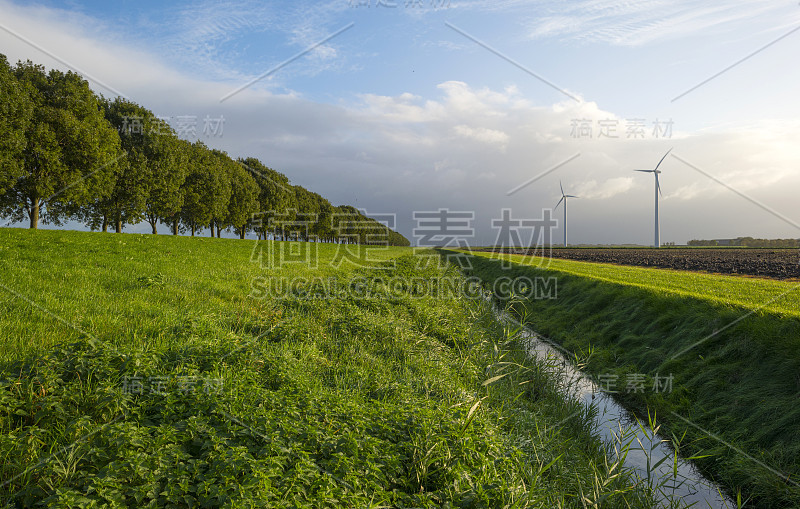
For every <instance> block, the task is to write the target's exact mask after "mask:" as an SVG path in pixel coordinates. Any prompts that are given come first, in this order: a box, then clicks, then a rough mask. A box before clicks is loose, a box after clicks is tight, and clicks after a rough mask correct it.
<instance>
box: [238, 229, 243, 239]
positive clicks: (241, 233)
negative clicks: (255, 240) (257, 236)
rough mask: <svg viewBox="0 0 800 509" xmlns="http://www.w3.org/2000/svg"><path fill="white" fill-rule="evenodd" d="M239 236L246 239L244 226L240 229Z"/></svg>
mask: <svg viewBox="0 0 800 509" xmlns="http://www.w3.org/2000/svg"><path fill="white" fill-rule="evenodd" d="M239 238H240V239H244V228H242V229H241V230H239Z"/></svg>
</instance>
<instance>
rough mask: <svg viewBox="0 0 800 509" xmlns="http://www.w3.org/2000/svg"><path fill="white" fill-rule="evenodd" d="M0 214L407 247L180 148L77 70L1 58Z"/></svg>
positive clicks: (285, 183)
mask: <svg viewBox="0 0 800 509" xmlns="http://www.w3.org/2000/svg"><path fill="white" fill-rule="evenodd" d="M0 214H1V215H2V216H3V217H6V218H8V219H10V220H11V221H23V220H26V219H27V220H28V221H29V224H30V227H31V228H37V227H38V225H39V223H40V222H43V223H46V224H50V223H52V224H56V225H62V224H63V223H64V222H65V221H68V220H77V221H80V222H82V223H84V224H85V225H87V226H88V227H89V228H91V229H92V230H101V231H108V229H109V228H113V229H114V230H115V231H116V232H118V233H119V232H122V230H123V228H124V227H125V225H131V224H137V223H140V222H142V221H147V222H148V223H150V225H151V228H152V232H153V233H154V234H155V233H157V227H158V224H159V223H163V224H166V225H169V227H170V229H171V230H172V233H173V234H175V235H178V234H179V233H182V232H190V233H191V235H195V234H196V233H198V232H200V231H203V230H205V229H208V230H210V232H211V235H212V236H213V235H215V234H216V236H218V237H219V236H220V235H221V232H222V231H233V232H235V233H236V234H238V235H239V237H240V238H244V237H245V234H246V233H247V232H248V231H254V232H256V233H257V234H258V235H259V238H267V236H269V235H271V236H272V237H273V238H278V239H287V238H293V239H298V240H310V239H312V238H314V239H318V240H320V241H327V242H357V243H381V244H385V243H389V244H390V245H409V242H408V239H406V238H405V237H403V236H402V235H400V234H399V233H397V232H395V231H393V230H391V229H390V228H389V227H387V226H386V225H384V224H383V223H380V222H378V221H376V220H374V219H370V218H368V217H366V216H364V215H363V214H362V213H360V212H359V211H358V210H357V209H355V208H354V207H350V206H346V205H344V206H333V205H331V203H330V202H329V201H328V200H326V199H325V198H323V197H322V196H320V195H319V194H317V193H314V192H312V191H309V190H307V189H305V188H303V187H301V186H296V185H292V184H291V183H290V182H289V179H288V178H287V177H286V176H285V175H283V174H282V173H280V172H277V171H275V170H273V169H271V168H269V167H267V166H266V165H264V164H263V163H262V162H261V161H259V160H258V159H255V158H246V159H241V158H240V159H237V160H234V159H232V158H231V157H229V156H228V155H227V154H226V153H225V152H222V151H219V150H215V149H211V148H209V147H207V146H206V145H205V144H203V143H202V142H200V141H196V142H194V143H190V142H188V141H186V140H183V139H180V138H178V136H177V135H176V133H175V131H174V130H173V129H172V128H170V127H169V125H167V124H166V123H164V122H163V121H162V120H160V119H159V118H158V117H156V115H154V114H153V113H152V112H151V111H150V110H148V109H146V108H144V107H142V106H140V105H138V104H135V103H133V102H130V101H128V100H125V99H122V98H116V99H113V100H110V99H106V98H103V97H102V96H98V95H96V94H95V93H94V92H93V91H92V90H91V89H90V87H89V84H88V82H86V80H84V79H83V78H82V77H81V76H80V75H78V74H76V73H73V72H67V73H63V72H60V71H58V70H50V71H49V72H46V71H45V69H44V67H43V66H40V65H36V64H33V63H32V62H30V61H28V62H19V63H18V64H17V65H16V66H13V67H12V66H10V65H9V64H8V61H7V59H6V58H5V56H3V55H0Z"/></svg>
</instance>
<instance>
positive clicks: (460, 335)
mask: <svg viewBox="0 0 800 509" xmlns="http://www.w3.org/2000/svg"><path fill="white" fill-rule="evenodd" d="M308 249H313V252H312V251H307V250H308ZM342 249H344V246H333V245H318V246H308V245H299V244H293V243H271V242H264V243H256V242H255V241H240V240H225V239H223V240H219V239H207V238H186V237H177V238H176V237H169V236H151V235H115V234H99V233H82V232H69V231H27V230H13V229H2V230H0V271H2V272H1V273H2V279H0V311H2V313H0V330H2V331H3V335H2V338H1V339H0V351H1V352H2V353H3V361H2V363H0V502H1V503H2V505H3V507H37V506H42V507H44V506H47V507H100V506H108V507H542V508H550V507H587V506H588V507H592V506H600V505H601V506H602V507H620V508H622V507H652V506H653V499H652V495H651V494H648V493H647V492H646V491H645V490H644V488H642V487H636V486H634V483H633V481H632V480H631V478H630V477H629V476H628V475H627V474H626V473H625V472H622V471H621V470H622V469H621V468H620V467H619V465H614V464H609V462H608V461H607V460H606V455H605V454H604V452H605V451H604V446H603V444H601V443H600V442H599V440H598V439H597V438H596V437H595V436H594V434H593V430H592V429H591V424H590V423H591V418H590V416H589V415H588V412H587V411H586V410H585V409H582V407H580V406H578V405H577V403H575V402H573V401H572V400H571V398H569V397H567V396H566V395H565V394H564V393H563V392H562V391H563V390H564V389H563V387H561V386H560V384H558V383H557V380H556V374H555V373H554V370H556V369H557V368H556V367H555V366H549V365H547V364H543V363H539V364H532V363H531V362H530V361H529V360H527V359H526V357H525V354H524V352H523V351H522V350H521V349H520V347H519V345H518V344H517V343H516V340H515V338H514V335H513V333H512V331H509V330H506V329H504V328H503V327H501V326H500V325H498V323H497V321H496V320H495V319H494V317H493V314H492V310H491V309H490V307H489V306H488V305H487V304H486V303H484V302H483V301H481V300H479V299H476V300H468V299H463V298H461V296H460V294H458V293H456V294H453V293H452V292H451V291H450V290H448V289H452V288H457V287H458V285H459V284H462V283H463V282H464V280H463V279H461V278H460V276H458V275H457V274H456V273H455V272H454V271H452V270H450V271H449V272H448V270H446V269H444V268H441V267H439V266H438V263H435V262H438V257H436V256H433V257H427V258H424V260H427V261H428V262H434V263H433V264H431V263H422V262H421V260H420V258H418V257H412V256H410V253H411V250H410V249H403V248H392V249H385V248H376V249H369V250H366V251H363V250H362V251H357V252H353V251H348V252H347V253H345V252H343V251H342ZM347 249H356V248H355V247H353V246H349V247H347ZM309 253H312V254H313V256H306V254H309ZM343 254H347V256H342V255H343ZM282 256H283V257H284V258H281V257H282ZM345 259H350V260H352V261H356V262H358V263H357V264H353V263H350V262H347V261H346V260H345ZM276 260H283V262H284V263H281V264H280V267H276V266H275V263H274V262H275V261H276ZM343 260H344V261H343ZM339 262H342V263H339ZM444 280H455V281H456V283H457V284H455V285H452V284H442V285H437V284H432V285H431V284H422V283H431V282H434V283H436V282H441V281H444ZM332 288H333V289H334V290H335V291H333V293H326V292H331V291H332V290H331V289H332ZM431 288H433V290H431ZM448 292H449V293H448Z"/></svg>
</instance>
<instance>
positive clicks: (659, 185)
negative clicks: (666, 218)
mask: <svg viewBox="0 0 800 509" xmlns="http://www.w3.org/2000/svg"><path fill="white" fill-rule="evenodd" d="M655 176H656V189H658V194H660V195H661V196H664V193H662V192H661V184H660V183H659V182H658V173H656V174H655Z"/></svg>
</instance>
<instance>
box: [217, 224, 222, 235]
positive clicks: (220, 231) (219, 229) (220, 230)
mask: <svg viewBox="0 0 800 509" xmlns="http://www.w3.org/2000/svg"><path fill="white" fill-rule="evenodd" d="M221 236H222V228H220V227H219V225H217V238H220V237H221Z"/></svg>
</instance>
